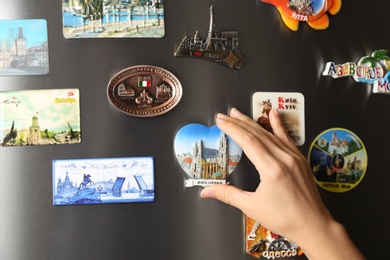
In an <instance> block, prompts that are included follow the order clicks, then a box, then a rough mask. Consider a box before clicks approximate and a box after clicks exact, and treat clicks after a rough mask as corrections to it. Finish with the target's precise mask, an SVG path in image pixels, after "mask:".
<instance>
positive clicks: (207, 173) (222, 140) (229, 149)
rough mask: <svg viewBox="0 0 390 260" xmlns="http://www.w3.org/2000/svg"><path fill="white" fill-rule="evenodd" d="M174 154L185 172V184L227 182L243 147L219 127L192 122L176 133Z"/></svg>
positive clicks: (200, 184)
mask: <svg viewBox="0 0 390 260" xmlns="http://www.w3.org/2000/svg"><path fill="white" fill-rule="evenodd" d="M174 147H175V154H176V158H177V160H178V162H179V164H180V166H181V168H182V169H183V170H184V172H185V173H186V176H187V179H186V181H185V186H186V187H192V186H208V185H212V184H226V178H227V177H228V176H229V175H230V174H231V173H232V172H233V171H234V169H235V168H236V166H237V165H238V163H239V161H240V159H241V154H242V149H241V148H240V147H239V146H238V145H237V144H236V143H235V142H234V141H233V140H232V139H230V137H228V136H227V135H225V134H224V133H223V132H222V131H221V130H219V128H218V127H217V126H215V125H214V126H212V127H210V128H209V127H207V126H205V125H202V124H189V125H186V126H184V127H183V128H181V129H180V130H179V132H177V134H176V137H175V145H174Z"/></svg>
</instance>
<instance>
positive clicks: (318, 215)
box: [201, 108, 362, 259]
mask: <svg viewBox="0 0 390 260" xmlns="http://www.w3.org/2000/svg"><path fill="white" fill-rule="evenodd" d="M269 116H270V123H271V126H272V129H273V132H274V134H271V133H270V132H268V131H266V130H265V129H264V128H262V127H261V126H260V125H259V124H257V123H256V122H255V121H253V120H252V119H251V118H249V117H247V116H246V115H244V114H242V113H240V112H239V111H238V110H237V109H234V108H233V109H232V110H231V112H230V116H227V115H224V114H218V115H217V118H216V124H217V126H218V128H220V129H221V130H222V131H223V132H224V133H226V134H227V135H228V136H230V137H231V138H232V139H233V140H234V141H235V142H236V143H237V144H238V145H239V146H240V147H241V148H242V149H243V151H244V153H245V154H246V156H247V157H248V158H249V159H250V161H251V162H252V163H253V164H254V166H255V167H256V169H257V171H258V172H259V174H260V179H261V182H260V184H259V186H258V187H257V189H256V191H255V192H247V191H243V190H241V189H238V188H236V187H233V186H230V185H213V186H209V187H206V188H204V189H203V190H202V192H201V197H202V198H215V199H218V200H221V201H223V202H225V203H227V204H230V205H232V206H234V207H237V208H238V209H240V210H241V211H242V212H243V213H244V214H246V215H247V216H248V217H250V218H252V219H255V220H257V221H259V222H260V223H261V224H262V225H263V226H264V227H266V228H267V229H269V230H271V231H272V232H274V233H277V234H279V235H282V236H285V237H287V238H288V239H291V240H292V241H294V242H296V243H297V244H298V245H299V246H300V247H301V248H302V249H303V250H304V251H305V253H306V255H307V256H309V257H310V256H313V257H314V256H317V253H320V252H322V251H324V249H321V247H326V244H327V243H326V241H328V242H329V241H330V240H333V239H335V237H332V236H334V235H335V236H340V234H339V232H342V233H345V235H346V232H345V231H344V228H343V227H342V226H341V225H340V224H339V223H337V222H336V221H335V220H334V219H333V217H332V216H331V214H330V213H329V211H328V210H327V209H326V207H325V206H324V204H323V202H322V200H321V197H320V195H319V192H318V190H317V185H316V183H315V181H314V178H313V174H312V172H311V169H310V165H309V163H308V161H307V160H306V158H305V157H304V156H303V155H302V154H301V153H300V151H299V150H298V148H297V147H296V146H295V144H294V143H293V141H292V140H291V139H290V137H289V136H288V134H287V133H286V131H285V129H284V127H283V125H282V120H281V118H280V116H279V113H278V110H276V109H273V110H271V112H270V114H269ZM334 233H336V234H334ZM346 237H347V241H344V245H348V246H349V247H353V248H355V247H354V245H353V243H352V242H351V241H350V243H348V240H349V237H348V235H346ZM324 240H326V241H324ZM340 243H343V242H342V241H340ZM345 243H346V244H345ZM329 246H330V245H329ZM334 249H335V248H333V249H330V250H334ZM355 249H356V248H355ZM326 250H329V248H328V249H326ZM344 250H345V249H344ZM356 250H357V249H356ZM312 251H314V253H313V254H312ZM357 252H358V251H357ZM329 256H330V255H329ZM358 256H360V257H361V255H360V253H359V254H358ZM349 257H350V255H349ZM326 258H328V259H338V258H332V257H330V258H329V257H326ZM340 259H341V258H340ZM344 259H346V258H344ZM349 259H362V258H349Z"/></svg>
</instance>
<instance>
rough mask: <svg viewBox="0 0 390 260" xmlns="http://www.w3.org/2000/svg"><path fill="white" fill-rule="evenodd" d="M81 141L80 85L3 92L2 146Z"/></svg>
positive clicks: (0, 95) (0, 107) (0, 112)
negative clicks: (65, 87)
mask: <svg viewBox="0 0 390 260" xmlns="http://www.w3.org/2000/svg"><path fill="white" fill-rule="evenodd" d="M80 142H81V128H80V98H79V90H78V89H77V88H70V89H41V90H18V91H1V92H0V144H1V145H2V146H27V145H29V146H33V145H54V144H78V143H80Z"/></svg>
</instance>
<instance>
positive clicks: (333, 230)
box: [297, 219, 365, 260]
mask: <svg viewBox="0 0 390 260" xmlns="http://www.w3.org/2000/svg"><path fill="white" fill-rule="evenodd" d="M323 224H324V226H323V227H322V228H321V229H320V231H316V232H312V235H311V236H308V237H307V238H303V239H299V241H300V242H297V243H298V245H299V246H300V247H301V248H302V249H303V251H304V253H305V254H306V256H307V257H308V258H309V259H312V260H316V259H332V260H338V259H340V260H344V259H354V260H360V259H365V258H364V256H363V255H362V254H361V253H360V251H359V250H358V249H357V248H356V246H355V245H354V243H353V242H352V240H351V238H350V237H349V235H348V233H347V231H346V229H345V227H344V226H343V225H341V224H340V223H339V222H337V221H335V220H334V219H331V220H329V221H328V222H327V223H323Z"/></svg>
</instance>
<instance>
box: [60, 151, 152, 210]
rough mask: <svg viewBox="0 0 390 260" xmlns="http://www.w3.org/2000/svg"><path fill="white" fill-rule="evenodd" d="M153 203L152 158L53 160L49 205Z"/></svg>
mask: <svg viewBox="0 0 390 260" xmlns="http://www.w3.org/2000/svg"><path fill="white" fill-rule="evenodd" d="M152 201H154V166H153V157H123V158H90V159H64V160H53V204H54V205H58V206H60V205H74V204H107V203H131V202H152Z"/></svg>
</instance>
